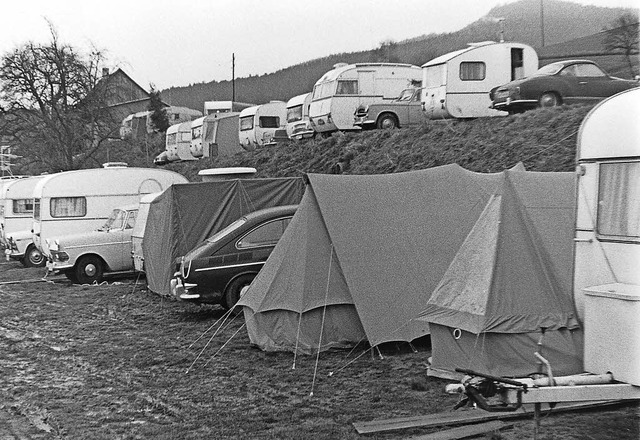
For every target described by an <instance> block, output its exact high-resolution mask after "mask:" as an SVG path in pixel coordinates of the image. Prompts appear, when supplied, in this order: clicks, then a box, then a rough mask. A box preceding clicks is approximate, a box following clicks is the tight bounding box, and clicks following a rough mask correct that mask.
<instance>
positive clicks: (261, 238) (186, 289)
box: [171, 205, 298, 309]
mask: <svg viewBox="0 0 640 440" xmlns="http://www.w3.org/2000/svg"><path fill="white" fill-rule="evenodd" d="M297 207H298V206H297V205H287V206H279V207H273V208H266V209H261V210H259V211H255V212H252V213H250V214H247V215H245V216H243V217H241V218H239V219H238V220H236V221H235V222H233V223H231V224H230V225H229V226H227V227H226V228H224V229H222V230H220V231H219V232H217V233H216V234H214V235H213V236H211V237H210V238H208V239H206V240H205V241H204V242H203V243H201V244H200V245H199V246H197V247H196V248H195V249H193V250H192V251H191V252H189V253H188V254H187V255H185V256H183V257H180V258H178V259H176V273H175V275H174V278H173V279H172V280H171V292H172V293H173V295H174V296H176V297H177V298H178V299H181V300H183V301H190V302H195V303H204V304H220V305H222V306H223V307H225V308H228V309H231V308H233V306H234V305H235V304H236V303H237V302H238V299H240V295H241V294H242V293H243V290H244V289H245V288H246V287H248V286H249V284H251V281H253V279H254V278H255V277H256V275H257V274H258V272H259V271H260V269H261V268H262V266H264V263H265V261H267V258H268V257H269V255H270V254H271V251H272V250H273V248H274V247H275V246H276V244H277V243H278V240H279V239H280V237H281V236H282V234H283V233H284V231H285V229H286V227H287V226H288V225H289V222H290V221H291V218H292V217H293V215H294V214H295V211H296V208H297Z"/></svg>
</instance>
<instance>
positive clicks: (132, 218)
mask: <svg viewBox="0 0 640 440" xmlns="http://www.w3.org/2000/svg"><path fill="white" fill-rule="evenodd" d="M137 214H138V211H131V212H129V217H127V223H126V224H125V225H124V228H125V229H133V227H134V226H135V225H136V216H137Z"/></svg>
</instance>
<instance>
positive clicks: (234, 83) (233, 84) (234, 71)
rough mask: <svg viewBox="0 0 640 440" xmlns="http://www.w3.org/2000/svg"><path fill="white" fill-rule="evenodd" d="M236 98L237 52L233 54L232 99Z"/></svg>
mask: <svg viewBox="0 0 640 440" xmlns="http://www.w3.org/2000/svg"><path fill="white" fill-rule="evenodd" d="M235 100H236V54H235V53H232V54H231V101H232V102H235Z"/></svg>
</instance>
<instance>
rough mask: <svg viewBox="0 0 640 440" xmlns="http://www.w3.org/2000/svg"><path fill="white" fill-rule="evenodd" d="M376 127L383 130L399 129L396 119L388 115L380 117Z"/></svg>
mask: <svg viewBox="0 0 640 440" xmlns="http://www.w3.org/2000/svg"><path fill="white" fill-rule="evenodd" d="M376 125H377V127H378V128H379V129H381V130H386V129H394V128H398V127H399V125H398V120H397V119H396V117H395V116H394V115H392V114H388V113H387V114H384V115H382V116H380V117H379V118H378V122H377V123H376Z"/></svg>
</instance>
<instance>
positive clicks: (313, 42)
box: [0, 0, 640, 89]
mask: <svg viewBox="0 0 640 440" xmlns="http://www.w3.org/2000/svg"><path fill="white" fill-rule="evenodd" d="M513 1H515V0H318V1H311V2H309V1H306V2H305V1H300V0H297V1H296V0H190V1H176V0H171V1H169V0H107V1H101V2H96V1H89V0H29V1H23V0H12V1H11V2H3V5H2V13H1V16H2V21H1V22H0V54H4V53H6V52H7V51H10V50H12V49H13V48H15V47H16V46H17V45H19V44H21V43H24V42H26V41H29V40H32V41H35V42H47V41H48V40H49V29H48V24H47V21H46V20H49V21H51V22H52V23H53V24H54V26H55V27H56V29H57V31H58V34H59V36H60V39H61V40H62V41H63V42H65V43H69V44H72V45H73V46H76V47H78V48H80V49H82V50H89V48H90V47H91V46H92V45H93V46H95V47H97V48H99V49H104V50H106V51H107V54H108V57H109V60H110V67H121V68H123V70H125V71H126V72H127V73H128V74H129V75H131V76H132V78H133V79H134V80H136V81H137V82H138V83H139V84H140V85H141V86H142V87H144V88H148V87H149V84H150V83H153V84H155V86H156V88H158V89H165V88H168V87H171V86H184V85H189V84H191V83H196V82H209V81H212V80H218V81H222V80H229V79H231V58H232V54H233V53H235V58H236V69H235V73H236V77H237V78H239V77H246V76H249V75H262V74H264V73H270V72H274V71H276V70H279V69H282V68H285V67H288V66H291V65H294V64H298V63H301V62H304V61H308V60H312V59H315V58H320V57H323V56H327V55H331V54H335V53H342V52H355V51H360V50H369V49H373V48H376V47H378V46H379V45H380V42H382V41H383V40H387V39H391V40H394V41H401V40H404V39H407V38H413V37H417V36H419V35H423V34H429V33H442V32H453V31H456V30H459V29H461V28H463V27H464V26H466V25H467V24H469V23H472V22H473V21H475V20H477V19H479V18H480V17H482V16H484V15H486V14H487V12H489V10H490V9H491V8H493V7H494V6H496V5H500V4H506V3H512V2H513ZM568 1H573V2H575V3H580V4H591V5H597V6H608V7H618V6H622V7H638V6H640V0H568Z"/></svg>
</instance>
